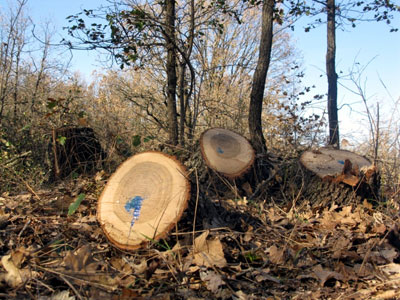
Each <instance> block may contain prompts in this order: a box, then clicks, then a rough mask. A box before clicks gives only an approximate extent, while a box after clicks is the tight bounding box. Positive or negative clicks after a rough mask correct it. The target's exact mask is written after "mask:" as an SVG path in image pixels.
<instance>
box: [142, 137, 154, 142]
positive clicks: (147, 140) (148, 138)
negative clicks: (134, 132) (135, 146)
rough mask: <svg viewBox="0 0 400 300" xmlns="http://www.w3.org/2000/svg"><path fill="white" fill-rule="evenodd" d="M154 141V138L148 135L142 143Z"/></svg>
mask: <svg viewBox="0 0 400 300" xmlns="http://www.w3.org/2000/svg"><path fill="white" fill-rule="evenodd" d="M154 139H155V137H154V136H151V135H148V136H146V137H145V138H144V139H143V142H145V143H147V142H149V141H151V140H154Z"/></svg>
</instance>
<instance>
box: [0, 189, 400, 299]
mask: <svg viewBox="0 0 400 300" xmlns="http://www.w3.org/2000/svg"><path fill="white" fill-rule="evenodd" d="M88 186H90V187H91V188H88ZM97 186H101V184H97V183H96V182H94V183H93V182H86V183H85V184H82V182H80V183H79V184H76V185H74V186H72V187H66V186H64V187H59V188H57V189H54V190H53V191H37V193H36V194H37V197H39V198H40V200H37V199H33V197H32V196H30V195H28V194H27V195H19V196H15V197H11V196H8V195H3V196H2V197H0V249H1V250H0V251H1V252H0V256H1V267H0V297H5V298H7V297H8V298H10V299H11V298H33V299H43V300H44V299H49V300H59V299H69V300H72V299H113V300H114V299H121V300H123V299H192V300H196V299H302V300H304V299H369V298H375V299H397V298H400V292H399V291H400V256H399V249H397V248H396V247H394V246H392V245H390V244H389V243H388V240H387V235H388V233H389V232H390V230H391V228H392V227H394V226H395V223H396V221H398V209H396V208H389V207H386V208H385V210H383V209H377V208H373V207H372V206H371V205H370V204H369V203H368V202H364V203H360V204H354V205H346V206H337V205H336V204H335V203H332V204H331V206H330V207H307V206H304V207H303V208H302V209H301V210H298V211H296V210H295V208H292V209H291V210H289V211H288V212H286V211H285V210H284V209H283V208H280V207H277V206H273V205H268V204H267V203H266V202H254V203H246V201H242V203H241V204H236V205H239V206H240V207H236V211H237V210H239V209H240V210H242V211H246V213H248V214H252V215H253V216H254V217H256V218H258V219H259V220H260V224H261V225H260V226H257V227H256V226H254V227H252V226H250V225H247V224H244V225H243V228H245V230H243V231H242V232H238V231H233V230H231V229H229V228H218V229H212V230H211V229H210V230H205V231H200V232H180V231H179V230H178V231H175V232H171V234H170V237H169V239H167V240H166V241H163V240H162V241H159V242H158V243H155V244H152V245H150V246H149V248H148V249H146V250H140V251H135V252H122V251H119V250H117V249H114V248H113V247H111V246H110V245H109V243H108V242H107V240H106V239H105V237H104V235H103V233H102V231H101V230H100V228H99V226H98V224H97V221H96V217H95V214H96V199H97V197H98V193H99V191H100V190H101V188H97ZM82 192H84V193H86V197H85V199H84V200H83V201H82V203H81V205H80V206H79V208H78V209H77V211H76V213H75V214H74V215H72V216H68V215H67V208H68V206H66V207H64V206H65V205H64V204H65V203H64V202H63V201H64V200H65V199H67V198H68V199H70V200H71V199H72V200H71V201H73V199H74V197H76V196H77V195H79V194H80V193H82ZM60 199H62V201H61V200H60ZM65 201H66V200H65ZM60 202H61V203H63V206H62V207H60ZM178 225H179V224H178ZM186 228H187V226H186Z"/></svg>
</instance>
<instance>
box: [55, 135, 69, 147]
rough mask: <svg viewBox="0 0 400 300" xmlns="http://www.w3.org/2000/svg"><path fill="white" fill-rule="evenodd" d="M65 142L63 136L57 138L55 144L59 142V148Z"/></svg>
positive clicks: (65, 138)
mask: <svg viewBox="0 0 400 300" xmlns="http://www.w3.org/2000/svg"><path fill="white" fill-rule="evenodd" d="M66 140H67V137H65V136H59V137H58V138H57V142H59V143H60V145H61V146H64V145H65V142H66Z"/></svg>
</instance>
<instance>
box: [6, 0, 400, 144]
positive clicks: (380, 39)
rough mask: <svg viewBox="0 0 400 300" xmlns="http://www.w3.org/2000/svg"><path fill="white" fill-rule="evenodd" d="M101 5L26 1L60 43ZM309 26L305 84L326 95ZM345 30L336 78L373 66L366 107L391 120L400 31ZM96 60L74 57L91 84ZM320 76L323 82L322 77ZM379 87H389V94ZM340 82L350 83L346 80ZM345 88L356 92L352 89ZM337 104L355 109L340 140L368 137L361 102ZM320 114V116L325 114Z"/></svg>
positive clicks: (318, 48)
mask: <svg viewBox="0 0 400 300" xmlns="http://www.w3.org/2000/svg"><path fill="white" fill-rule="evenodd" d="M3 1H4V0H3ZM6 1H7V0H6ZM8 1H9V0H8ZM0 3H1V1H0ZM102 4H107V1H106V0H69V1H65V0H28V7H29V14H30V15H31V16H32V17H33V19H34V21H36V22H40V21H44V20H50V21H51V22H52V23H53V24H54V26H55V27H56V29H57V30H58V32H59V33H58V34H59V35H60V38H59V40H61V37H62V36H66V32H65V31H63V30H62V27H63V26H66V25H67V24H68V22H67V20H66V19H65V18H66V17H67V16H68V15H71V14H75V13H77V12H80V11H81V10H82V9H83V8H96V7H99V6H100V5H102ZM0 5H1V4H0ZM305 22H306V20H304V21H301V22H299V23H298V24H296V30H295V31H294V32H293V39H294V42H295V44H296V47H297V48H298V50H299V51H300V52H301V54H302V56H303V67H304V70H305V75H306V76H305V78H304V81H303V82H304V84H305V85H306V86H311V85H316V86H317V88H316V89H315V90H314V92H315V93H321V94H322V93H325V92H326V89H327V83H326V77H325V76H324V71H325V52H326V37H325V26H324V25H323V26H321V27H319V28H317V29H313V30H311V31H310V32H308V33H305V32H304V30H303V29H302V27H303V25H304V24H305ZM393 25H394V26H397V27H400V15H399V17H398V18H397V19H396V20H394V21H393ZM346 29H347V31H341V30H338V31H337V58H336V63H337V72H339V71H340V70H341V71H343V72H344V74H346V73H348V71H349V69H350V68H351V67H352V65H353V62H354V61H355V60H356V61H357V62H359V63H360V64H361V65H366V64H367V63H368V62H370V64H369V65H368V68H367V69H366V71H365V72H364V76H363V78H364V79H365V80H366V87H367V89H366V93H367V96H368V97H369V98H368V103H370V104H371V106H374V107H375V106H376V102H380V105H381V108H382V110H383V111H384V113H385V114H390V112H391V111H392V110H393V107H394V106H393V105H394V104H393V101H396V100H398V99H399V98H400V76H399V70H400V31H399V32H397V33H390V32H389V28H388V27H387V26H386V25H385V24H381V23H376V22H371V23H362V24H359V25H358V26H357V27H356V28H350V27H348V28H346ZM56 40H57V37H56ZM97 59H98V55H97V54H96V53H91V52H86V51H79V52H75V53H74V58H73V61H72V63H73V65H72V66H73V69H74V70H77V71H79V72H80V73H82V75H83V76H84V78H86V79H89V78H90V74H91V72H92V71H93V70H94V69H96V68H98V67H99V65H100V63H99V62H97V61H96V60H97ZM372 59H373V60H372ZM371 60H372V61H371ZM320 75H323V76H322V77H320ZM380 81H382V82H383V83H384V84H385V86H386V88H387V90H385V88H384V87H383V85H382V83H381V82H380ZM340 82H342V83H346V81H343V80H341V81H340ZM346 84H347V85H348V86H349V87H353V86H351V84H349V83H346ZM338 101H339V106H341V105H343V104H349V105H351V109H350V108H349V105H344V106H343V108H342V109H341V111H340V112H339V118H340V122H341V133H342V134H341V135H342V137H345V138H348V139H352V138H353V137H357V133H358V132H363V131H365V128H368V126H369V125H368V123H367V121H366V117H365V115H363V112H364V111H365V109H364V107H363V105H361V104H360V101H361V98H360V97H357V96H356V95H354V94H352V93H350V92H348V91H347V90H346V89H344V88H343V87H339V91H338ZM322 108H324V106H323V107H322ZM318 113H321V111H319V112H318Z"/></svg>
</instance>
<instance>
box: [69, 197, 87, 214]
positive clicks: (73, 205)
mask: <svg viewBox="0 0 400 300" xmlns="http://www.w3.org/2000/svg"><path fill="white" fill-rule="evenodd" d="M85 197H86V195H85V194H79V196H78V197H77V198H76V200H75V202H73V203H71V204H70V205H69V207H68V216H71V215H73V214H74V213H75V211H76V210H77V209H78V207H79V205H80V204H81V202H82V200H83V199H85Z"/></svg>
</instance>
